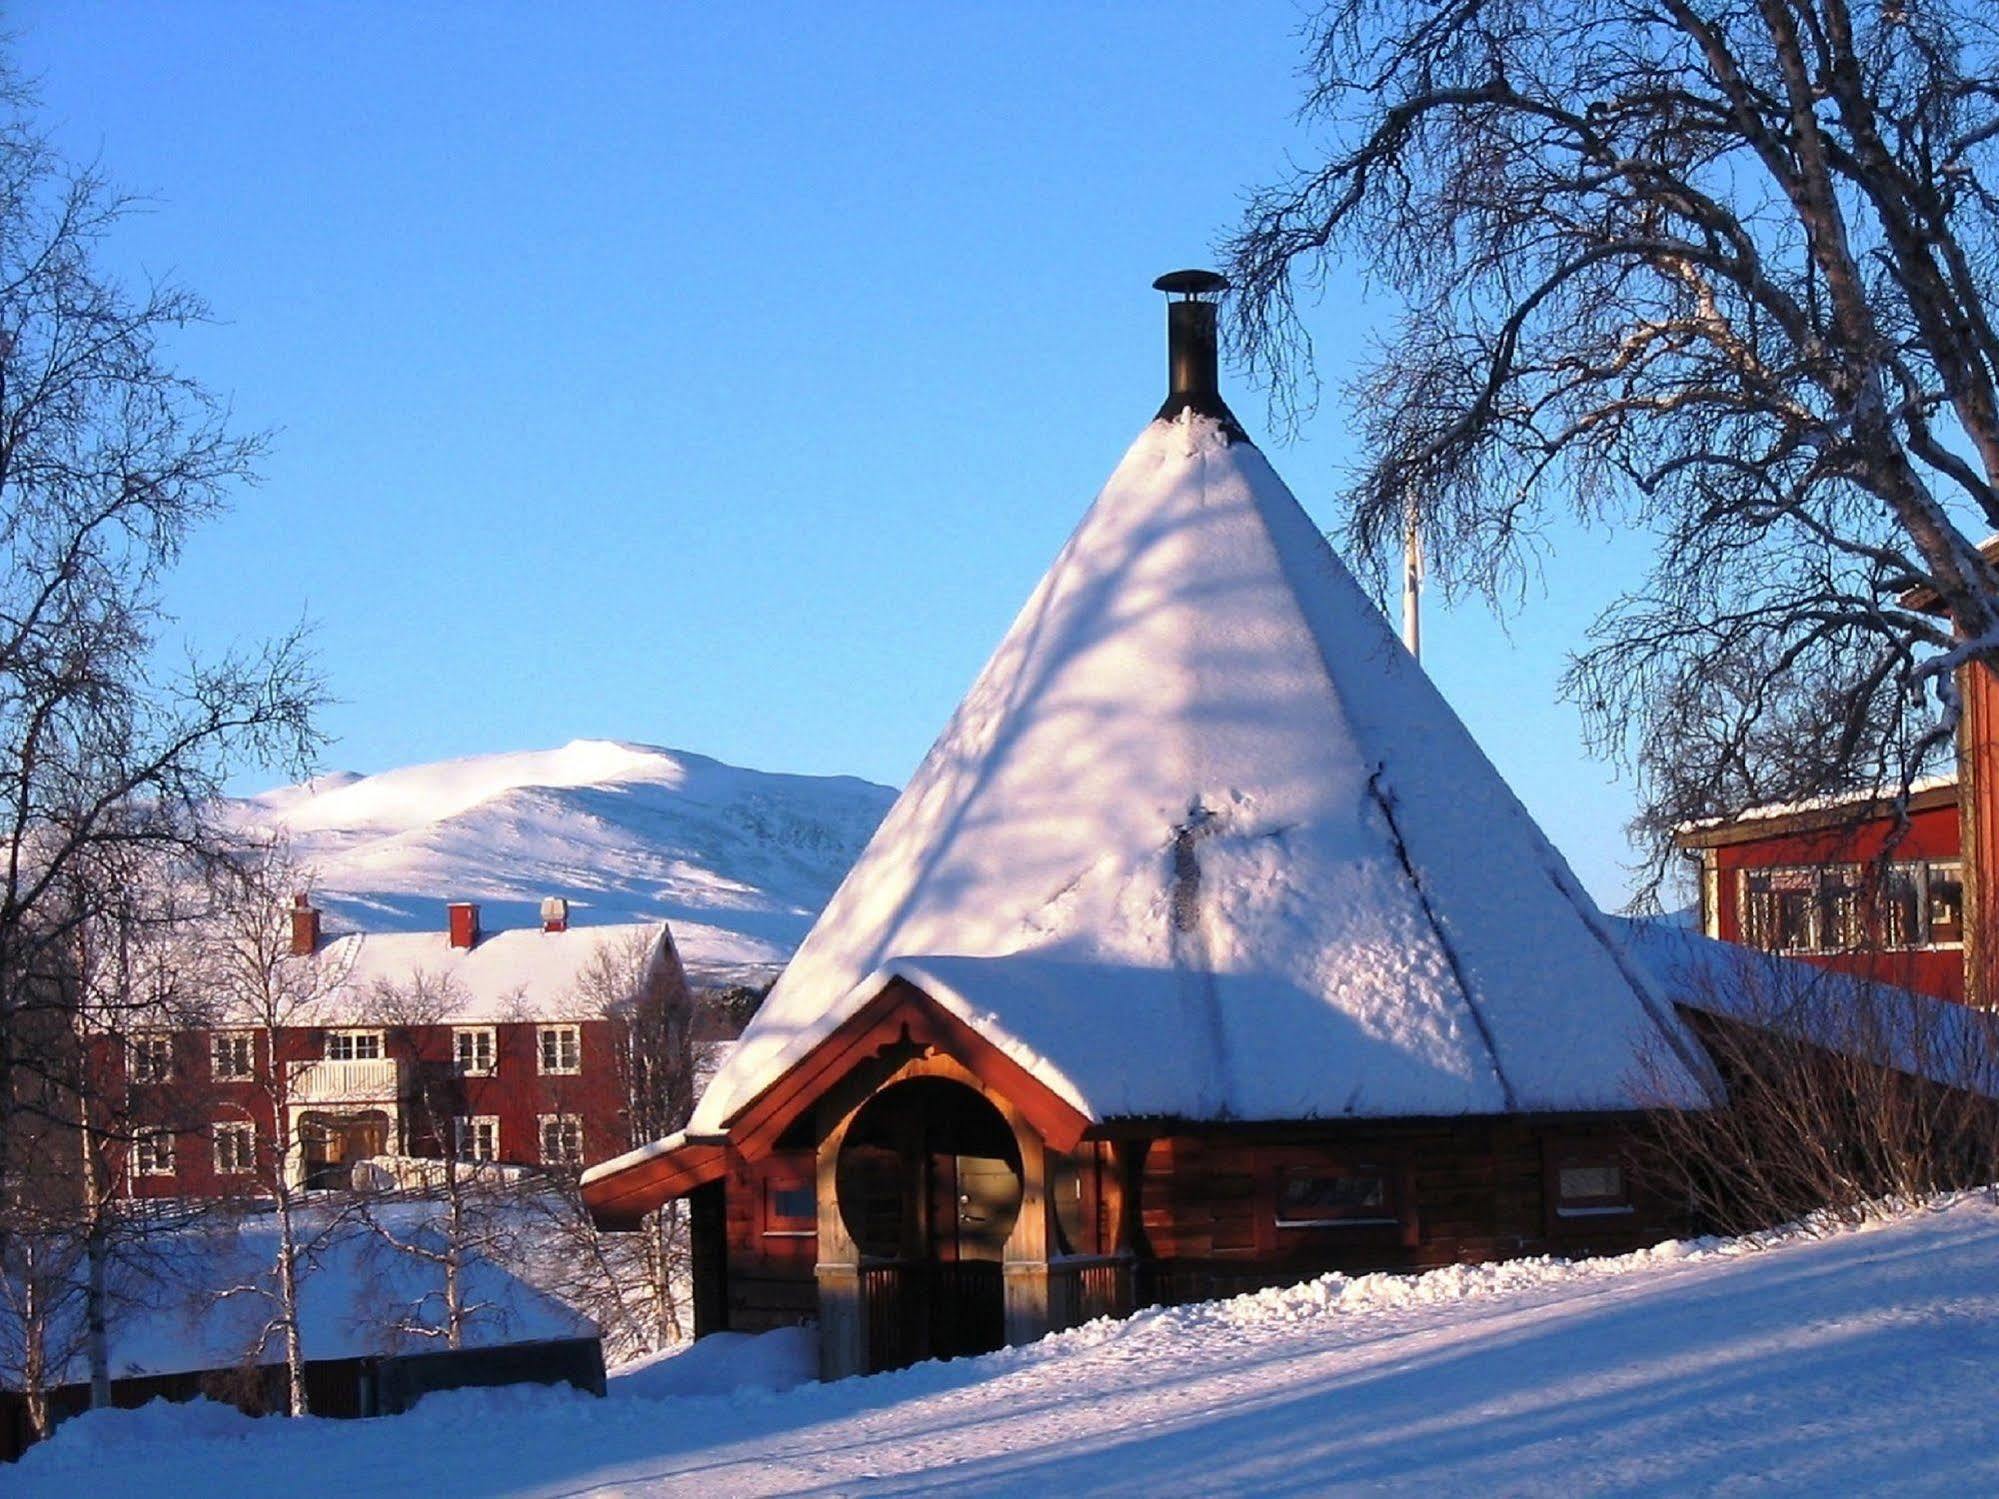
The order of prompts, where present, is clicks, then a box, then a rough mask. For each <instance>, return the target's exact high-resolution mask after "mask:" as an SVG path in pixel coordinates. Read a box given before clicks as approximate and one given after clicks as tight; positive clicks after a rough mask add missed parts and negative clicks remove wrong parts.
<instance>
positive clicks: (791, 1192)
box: [764, 1176, 819, 1239]
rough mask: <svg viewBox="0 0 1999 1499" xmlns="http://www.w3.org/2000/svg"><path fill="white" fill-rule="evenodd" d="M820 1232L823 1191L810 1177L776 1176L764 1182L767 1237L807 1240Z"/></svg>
mask: <svg viewBox="0 0 1999 1499" xmlns="http://www.w3.org/2000/svg"><path fill="white" fill-rule="evenodd" d="M818 1232H819V1191H818V1186H817V1183H816V1182H815V1181H814V1179H813V1178H812V1177H809V1176H782V1177H772V1178H770V1179H769V1180H767V1181H766V1182H765V1183H764V1234H765V1236H766V1237H768V1238H773V1239H803V1238H808V1237H810V1236H811V1235H813V1234H816V1233H818Z"/></svg>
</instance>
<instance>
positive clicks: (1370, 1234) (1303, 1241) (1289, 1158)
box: [1256, 1144, 1421, 1258]
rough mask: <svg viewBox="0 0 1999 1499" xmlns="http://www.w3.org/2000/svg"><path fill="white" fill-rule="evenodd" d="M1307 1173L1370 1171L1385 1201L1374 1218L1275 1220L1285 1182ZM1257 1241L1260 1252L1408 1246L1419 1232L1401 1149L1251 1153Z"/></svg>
mask: <svg viewBox="0 0 1999 1499" xmlns="http://www.w3.org/2000/svg"><path fill="white" fill-rule="evenodd" d="M1300 1172H1309V1173H1311V1174H1314V1175H1318V1176H1347V1177H1358V1176H1371V1177H1378V1178H1379V1179H1380V1180H1381V1183H1382V1186H1383V1189H1384V1192H1385V1195H1386V1198H1387V1202H1386V1204H1385V1211H1383V1213H1382V1214H1381V1215H1380V1216H1378V1217H1367V1218H1362V1217H1345V1218H1328V1219H1319V1220H1313V1221H1310V1222H1306V1221H1302V1220H1289V1219H1287V1220H1283V1221H1280V1220H1279V1214H1280V1213H1281V1212H1282V1211H1283V1207H1282V1204H1283V1200H1284V1183H1285V1181H1286V1179H1287V1178H1289V1177H1290V1176H1292V1175H1294V1174H1296V1173H1300ZM1256 1181H1257V1183H1258V1194H1257V1199H1256V1245H1257V1251H1258V1253H1261V1254H1271V1255H1278V1256H1290V1255H1298V1256H1301V1257H1308V1258H1309V1257H1310V1256H1312V1255H1314V1254H1320V1253H1327V1252H1330V1251H1332V1250H1334V1249H1336V1248H1337V1247H1338V1246H1340V1245H1348V1244H1371V1245H1375V1246H1387V1245H1395V1244H1400V1245H1402V1246H1404V1247H1413V1246H1414V1245H1415V1244H1416V1243H1417V1242H1418V1241H1419V1237H1420V1232H1421V1225H1420V1221H1419V1219H1418V1216H1417V1203H1416V1184H1415V1181H1414V1179H1413V1177H1412V1176H1411V1173H1410V1169H1409V1162H1408V1159H1407V1158H1406V1156H1405V1155H1404V1154H1403V1152H1402V1151H1400V1150H1396V1149H1393V1148H1380V1147H1376V1146H1374V1145H1371V1144H1369V1145H1357V1146H1356V1145H1342V1144H1328V1145H1289V1146H1286V1145H1279V1146H1265V1147H1262V1148H1260V1149H1259V1150H1258V1151H1257V1153H1256Z"/></svg>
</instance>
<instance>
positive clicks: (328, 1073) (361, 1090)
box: [290, 1057, 403, 1104]
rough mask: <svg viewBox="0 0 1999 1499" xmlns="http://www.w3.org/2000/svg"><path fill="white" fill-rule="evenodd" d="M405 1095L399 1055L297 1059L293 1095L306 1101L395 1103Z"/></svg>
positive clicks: (299, 1100) (292, 1078)
mask: <svg viewBox="0 0 1999 1499" xmlns="http://www.w3.org/2000/svg"><path fill="white" fill-rule="evenodd" d="M402 1096H403V1064H402V1062H401V1060H400V1059H398V1058H395V1057H375V1058H371V1059H369V1060H368V1061H364V1062H335V1061H329V1060H322V1061H317V1062H295V1063H293V1064H292V1077H291V1098H290V1102H292V1103H294V1104H304V1103H394V1102H395V1101H396V1100H397V1099H399V1098H401V1097H402Z"/></svg>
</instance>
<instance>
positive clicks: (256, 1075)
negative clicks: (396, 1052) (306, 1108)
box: [202, 848, 351, 1416]
mask: <svg viewBox="0 0 1999 1499" xmlns="http://www.w3.org/2000/svg"><path fill="white" fill-rule="evenodd" d="M216 887H217V891H218V899H217V904H216V909H215V912H214V914H213V915H212V916H211V918H210V919H209V921H208V922H207V923H205V925H204V932H205V935H206V937H207V942H206V947H205V952H204V961H203V963H202V976H203V981H204V994H205V997H206V999H207V1001H208V1004H209V1010H208V1013H207V1016H206V1020H207V1024H208V1027H209V1028H210V1029H211V1030H234V1031H237V1032H247V1033H249V1035H250V1036H251V1038H252V1047H251V1050H252V1055H251V1057H250V1059H249V1060H250V1068H249V1074H250V1075H249V1077H248V1078H246V1079H243V1080H242V1082H243V1083H244V1085H246V1086H248V1087H250V1088H251V1089H253V1090H254V1092H255V1094H256V1095H257V1097H258V1099H259V1102H260V1104H261V1105H262V1112H265V1113H266V1114H267V1115H268V1117H269V1118H270V1119H271V1121H272V1127H271V1134H270V1136H269V1137H268V1138H259V1139H257V1141H256V1170H255V1172H254V1173H253V1176H252V1181H253V1183H254V1190H255V1191H256V1193H257V1194H258V1195H259V1196H260V1197H261V1198H265V1199H268V1202H269V1204H270V1209H271V1212H272V1215H273V1220H274V1222H275V1224H276V1228H277V1234H276V1251H275V1254H274V1256H273V1263H272V1265H271V1269H270V1278H269V1281H268V1282H264V1281H261V1280H260V1281H252V1282H245V1283H243V1284H240V1285H236V1286H232V1287H229V1288H227V1289H226V1290H225V1291H224V1292H223V1293H222V1294H223V1296H225V1297H234V1296H256V1297H261V1298H263V1299H264V1300H266V1301H268V1302H269V1304H270V1308H271V1311H270V1316H269V1318H268V1320H267V1321H266V1323H265V1325H264V1329H263V1332H262V1334H261V1337H260V1339H259V1345H258V1348H257V1350H256V1351H257V1353H258V1354H261V1353H262V1351H263V1349H264V1347H265V1346H267V1345H268V1344H269V1342H270V1341H271V1340H272V1339H276V1340H277V1341H278V1343H279V1344H280V1346H282V1348H283V1349H284V1354H285V1370H286V1381H287V1395H286V1403H287V1409H288V1411H289V1413H290V1414H291V1415H294V1416H303V1415H306V1414H308V1403H307V1396H306V1388H305V1361H306V1352H305V1344H304V1333H303V1330H302V1328H301V1326H300V1321H299V1296H300V1291H301V1288H302V1284H303V1282H304V1280H305V1278H306V1276H307V1275H309V1274H310V1273H311V1271H312V1268H313V1264H314V1261H315V1259H316V1257H317V1255H318V1252H319V1250H320V1249H321V1247H323V1246H324V1245H326V1244H329V1243H331V1242H333V1241H334V1240H335V1239H337V1238H338V1237H339V1236H340V1235H341V1234H343V1233H345V1232H348V1231H349V1230H350V1228H351V1225H350V1224H349V1223H348V1221H347V1213H346V1211H345V1206H344V1205H340V1206H337V1207H336V1206H326V1205H320V1206H314V1205H313V1204H312V1203H311V1202H310V1200H309V1198H308V1195H307V1193H306V1190H305V1182H304V1174H303V1142H302V1141H301V1139H300V1137H299V1129H298V1120H297V1119H296V1118H295V1114H296V1112H297V1110H296V1109H295V1107H294V1105H295V1104H296V1103H297V1102H298V1100H297V1098H296V1097H295V1094H296V1090H297V1088H298V1083H299V1077H300V1068H301V1065H302V1063H303V1059H300V1058H296V1057H293V1056H291V1055H289V1054H288V1053H287V1050H286V1040H287V1036H288V1033H291V1032H293V1031H296V1030H299V1029H303V1028H309V1027H313V1026H316V1025H321V1024H324V1023H325V1020H326V1017H327V1014H328V1012H329V1010H328V1007H329V1002H331V1001H333V1000H335V998H336V997H337V996H338V995H339V994H340V993H341V992H342V991H343V990H344V988H345V987H346V985H347V982H348V977H349V975H348V971H347V966H346V964H345V962H344V961H343V960H342V959H340V958H338V957H335V956H332V955H330V954H328V953H325V952H315V953H312V954H300V953H297V952H295V951H294V950H293V932H294V928H293V923H292V921H291V915H290V913H291V910H292V908H293V901H294V899H295V898H296V895H297V893H298V892H302V891H304V890H305V889H306V888H307V881H306V879H305V876H304V874H303V872H302V871H301V870H299V869H298V868H297V866H295V865H294V864H293V863H292V862H291V860H290V858H289V856H288V855H287V854H286V853H285V851H284V850H283V849H281V848H280V849H268V850H263V851H253V852H250V853H246V854H244V855H243V856H241V857H240V858H239V859H237V860H236V861H235V862H234V863H232V864H231V865H230V866H228V867H227V868H226V869H224V870H222V871H220V872H219V873H218V875H217V878H216Z"/></svg>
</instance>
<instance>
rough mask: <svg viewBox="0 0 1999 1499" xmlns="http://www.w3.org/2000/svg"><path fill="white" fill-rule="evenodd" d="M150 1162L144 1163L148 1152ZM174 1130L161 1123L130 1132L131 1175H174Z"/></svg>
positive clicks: (175, 1164)
mask: <svg viewBox="0 0 1999 1499" xmlns="http://www.w3.org/2000/svg"><path fill="white" fill-rule="evenodd" d="M149 1151H150V1152H151V1155H152V1164H151V1165H147V1164H146V1156H147V1153H148V1152H149ZM174 1157H175V1151H174V1132H173V1131H172V1130H170V1129H168V1128H166V1127H165V1126H163V1125H156V1126H153V1127H151V1128H147V1129H137V1130H134V1131H133V1132H132V1175H134V1176H147V1177H162V1176H175V1175H178V1174H179V1173H178V1172H177V1171H176V1169H175V1167H176V1166H177V1164H178V1163H177V1162H176V1160H175V1158H174Z"/></svg>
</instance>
